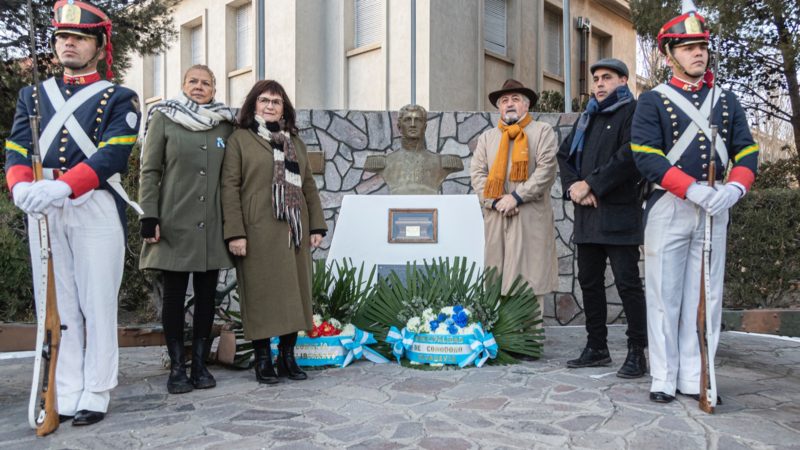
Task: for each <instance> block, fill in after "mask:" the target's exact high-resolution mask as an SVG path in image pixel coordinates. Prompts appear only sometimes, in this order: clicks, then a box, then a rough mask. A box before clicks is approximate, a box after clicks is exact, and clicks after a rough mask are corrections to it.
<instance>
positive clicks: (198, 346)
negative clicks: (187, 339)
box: [190, 338, 217, 389]
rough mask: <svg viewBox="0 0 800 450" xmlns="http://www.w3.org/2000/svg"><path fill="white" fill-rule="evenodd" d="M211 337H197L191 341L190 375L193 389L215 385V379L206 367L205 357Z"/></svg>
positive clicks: (209, 348) (206, 356)
mask: <svg viewBox="0 0 800 450" xmlns="http://www.w3.org/2000/svg"><path fill="white" fill-rule="evenodd" d="M211 340H212V339H211V338H199V339H195V340H193V341H192V375H191V377H190V379H191V381H192V385H193V386H194V387H195V389H209V388H213V387H214V386H216V385H217V380H215V379H214V376H213V375H211V372H209V371H208V369H207V368H206V359H208V352H209V351H210V350H211Z"/></svg>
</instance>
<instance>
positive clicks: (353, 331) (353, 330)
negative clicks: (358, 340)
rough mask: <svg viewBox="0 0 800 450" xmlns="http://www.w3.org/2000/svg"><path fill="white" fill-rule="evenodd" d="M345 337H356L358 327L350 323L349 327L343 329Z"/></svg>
mask: <svg viewBox="0 0 800 450" xmlns="http://www.w3.org/2000/svg"><path fill="white" fill-rule="evenodd" d="M341 334H343V335H345V336H355V335H356V327H354V326H353V324H352V323H348V324H347V325H345V326H344V328H342V333H341Z"/></svg>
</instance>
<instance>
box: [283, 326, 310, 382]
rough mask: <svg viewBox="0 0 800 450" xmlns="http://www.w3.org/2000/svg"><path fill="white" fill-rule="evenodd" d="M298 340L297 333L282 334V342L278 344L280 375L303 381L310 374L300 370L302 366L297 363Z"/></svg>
mask: <svg viewBox="0 0 800 450" xmlns="http://www.w3.org/2000/svg"><path fill="white" fill-rule="evenodd" d="M296 342H297V333H290V334H288V335H286V334H285V335H283V336H281V340H280V343H279V344H278V376H279V377H281V378H283V377H288V378H289V379H290V380H295V381H301V380H305V379H307V378H308V375H306V373H305V372H303V371H302V370H300V367H299V366H298V365H297V360H295V358H294V345H295V343H296Z"/></svg>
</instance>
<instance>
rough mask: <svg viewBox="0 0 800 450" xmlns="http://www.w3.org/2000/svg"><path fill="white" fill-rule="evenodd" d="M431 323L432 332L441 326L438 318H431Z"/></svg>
mask: <svg viewBox="0 0 800 450" xmlns="http://www.w3.org/2000/svg"><path fill="white" fill-rule="evenodd" d="M429 323H430V325H431V332H434V331H436V329H437V328H439V321H438V320H431V321H430V322H429Z"/></svg>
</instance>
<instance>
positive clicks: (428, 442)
mask: <svg viewBox="0 0 800 450" xmlns="http://www.w3.org/2000/svg"><path fill="white" fill-rule="evenodd" d="M419 446H420V447H422V448H425V449H430V450H439V449H443V448H446V449H448V450H467V449H471V448H473V446H472V444H470V442H469V441H467V440H466V439H461V438H446V437H426V438H425V439H422V440H421V441H419Z"/></svg>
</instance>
